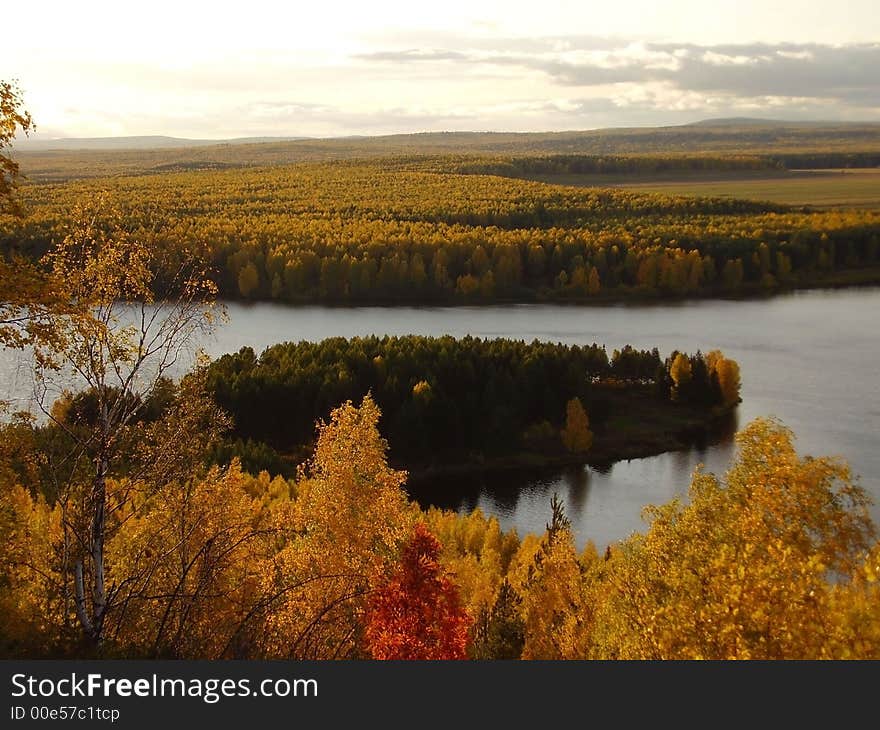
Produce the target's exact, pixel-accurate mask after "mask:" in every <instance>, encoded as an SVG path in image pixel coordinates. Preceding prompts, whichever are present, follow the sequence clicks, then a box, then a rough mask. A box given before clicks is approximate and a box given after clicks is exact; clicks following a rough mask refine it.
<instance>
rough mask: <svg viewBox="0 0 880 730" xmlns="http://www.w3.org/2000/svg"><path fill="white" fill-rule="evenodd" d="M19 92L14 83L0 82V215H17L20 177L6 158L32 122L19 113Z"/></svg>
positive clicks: (13, 164) (12, 162) (28, 129)
mask: <svg viewBox="0 0 880 730" xmlns="http://www.w3.org/2000/svg"><path fill="white" fill-rule="evenodd" d="M23 104H24V99H23V98H22V93H21V89H19V88H18V85H17V84H15V83H14V82H9V81H0V215H3V214H13V215H21V212H22V211H21V208H20V207H19V204H18V202H17V201H16V199H15V197H14V195H15V188H16V184H17V181H18V177H19V174H20V169H19V165H18V163H17V162H15V161H14V160H13V159H12V158H11V157H10V156H9V154H8V149H9V147H10V146H11V145H12V141H13V139H14V138H15V136H16V134H17V133H18V132H23V133H24V134H28V133H29V132H32V131H33V130H34V129H35V127H34V122H33V120H32V119H31V115H30V114H29V113H28V112H27V111H26V110H24V109H23Z"/></svg>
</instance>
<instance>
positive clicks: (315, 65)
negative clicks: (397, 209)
mask: <svg viewBox="0 0 880 730" xmlns="http://www.w3.org/2000/svg"><path fill="white" fill-rule="evenodd" d="M876 2H877V0H843V1H842V2H839V3H829V2H827V0H823V1H822V2H818V1H816V0H738V1H730V0H699V1H697V0H616V1H615V0H604V1H603V2H592V1H591V0H579V1H576V2H569V1H567V0H541V2H535V1H534V0H530V1H529V2H518V1H517V0H507V1H506V2H501V1H496V0H471V1H461V0H442V2H419V1H418V0H407V1H406V2H403V1H397V0H390V1H382V0H376V1H374V2H363V1H362V2H357V3H354V2H339V0H325V1H324V2H309V3H307V4H303V3H300V2H297V1H296V0H287V2H267V1H265V0H248V1H247V2H241V0H239V1H238V2H234V3H233V2H226V1H225V0H213V1H212V2H190V1H184V0H175V1H174V2H169V1H168V0H151V1H150V2H140V1H138V0H125V1H121V0H112V1H104V0H77V1H76V2H71V0H64V1H63V2H46V1H45V0H44V1H42V2H41V1H40V0H34V1H33V2H29V3H24V2H22V1H21V0H13V4H12V5H11V7H10V6H8V5H7V6H6V7H4V10H3V13H2V16H3V25H4V27H5V28H6V29H7V30H6V31H5V32H4V39H3V42H2V44H0V79H4V80H10V79H17V80H18V82H19V85H20V87H21V88H22V91H23V92H24V97H25V104H26V107H27V108H28V110H29V111H30V112H31V114H32V116H33V118H34V121H35V122H36V124H37V136H38V137H39V138H56V137H100V136H124V135H151V134H161V135H169V136H177V137H188V138H199V139H228V138H235V137H250V136H316V137H329V136H345V135H355V134H370V135H374V134H393V133H399V132H425V131H458V130H471V131H487V130H491V131H560V130H571V129H594V128H599V127H611V126H646V125H665V124H683V123H688V122H693V121H697V120H700V119H706V118H714V117H731V116H752V117H763V118H775V119H821V120H841V121H880V12H877V8H876Z"/></svg>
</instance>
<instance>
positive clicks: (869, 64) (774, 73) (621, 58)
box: [357, 36, 880, 108]
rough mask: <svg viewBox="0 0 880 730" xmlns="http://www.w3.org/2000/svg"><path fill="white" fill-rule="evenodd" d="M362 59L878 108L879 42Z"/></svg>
mask: <svg viewBox="0 0 880 730" xmlns="http://www.w3.org/2000/svg"><path fill="white" fill-rule="evenodd" d="M462 45H463V44H459V47H457V48H454V49H445V48H440V49H438V48H431V49H429V50H420V49H407V50H404V51H379V52H374V53H369V54H360V55H359V56H357V59H358V60H359V61H361V62H368V63H374V64H430V63H434V62H437V61H443V62H447V63H448V62H452V63H457V64H463V65H467V66H470V67H480V66H493V67H508V68H516V69H520V70H522V71H526V72H537V73H540V74H543V75H545V76H547V77H550V79H551V80H552V81H553V82H555V83H556V84H558V85H562V86H572V87H583V88H588V87H600V86H607V85H615V84H641V85H645V84H666V85H669V86H671V87H673V88H675V89H678V90H679V91H680V92H682V93H688V92H694V93H697V94H710V95H712V94H714V95H721V96H723V97H731V98H734V99H740V100H742V101H744V102H745V101H746V100H750V99H752V100H755V99H761V98H765V97H767V98H769V97H772V98H774V99H786V98H789V99H791V100H792V101H793V102H794V101H795V100H797V101H799V102H800V101H802V100H803V99H813V100H815V101H816V102H817V103H818V102H820V101H834V102H836V103H839V104H842V105H844V106H849V107H867V108H878V107H880V73H878V72H877V69H878V68H880V43H862V44H849V45H822V44H792V43H780V44H768V43H751V44H724V45H699V44H673V43H645V42H639V41H627V40H625V39H617V40H613V39H595V38H591V37H577V36H573V37H556V38H546V39H529V40H520V39H509V40H508V41H507V42H506V44H499V41H498V39H496V40H495V41H494V42H493V43H492V47H486V46H485V45H480V44H478V43H473V44H471V46H470V47H462Z"/></svg>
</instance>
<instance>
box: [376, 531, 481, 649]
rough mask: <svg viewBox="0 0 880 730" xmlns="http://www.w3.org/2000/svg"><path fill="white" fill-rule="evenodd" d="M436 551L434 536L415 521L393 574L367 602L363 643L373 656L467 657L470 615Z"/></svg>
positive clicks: (438, 549) (436, 545)
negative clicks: (461, 603)
mask: <svg viewBox="0 0 880 730" xmlns="http://www.w3.org/2000/svg"><path fill="white" fill-rule="evenodd" d="M439 555H440V543H439V542H438V541H437V538H436V537H434V536H433V535H432V534H431V533H430V531H429V530H428V528H427V527H425V525H424V524H422V523H419V524H418V525H416V528H415V531H414V532H413V535H412V537H411V538H410V539H409V541H408V542H407V544H406V545H405V547H404V549H403V556H402V557H401V561H400V565H399V566H398V567H397V570H396V571H395V572H394V575H392V577H391V579H390V580H389V581H388V582H387V583H386V584H385V585H383V586H382V587H381V588H379V589H378V591H376V593H375V595H374V596H373V598H372V599H371V601H370V605H369V609H368V612H367V642H368V644H369V648H370V653H371V654H372V655H373V658H374V659H465V658H466V656H467V652H466V650H467V641H468V629H469V628H470V625H471V617H470V616H469V615H468V613H467V611H465V609H464V608H463V607H462V606H461V605H460V603H459V598H458V588H457V587H456V585H455V584H454V583H453V582H452V581H451V580H450V579H449V578H448V577H447V576H445V575H444V574H443V569H442V567H441V566H440V563H439V561H438V557H439Z"/></svg>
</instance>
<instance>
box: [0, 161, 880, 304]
mask: <svg viewBox="0 0 880 730" xmlns="http://www.w3.org/2000/svg"><path fill="white" fill-rule="evenodd" d="M459 164H460V161H455V160H452V161H450V160H449V159H446V158H420V159H416V160H412V159H397V160H390V161H388V162H387V163H364V162H357V161H339V162H333V163H320V164H304V165H297V166H290V167H273V168H267V169H229V170H219V171H218V170H202V171H185V172H162V173H160V174H153V175H140V176H136V177H115V178H107V179H97V180H87V181H79V182H68V183H64V184H47V185H31V186H25V187H23V188H22V189H21V196H20V197H21V201H22V204H23V205H24V206H25V207H26V208H27V209H28V218H27V219H26V221H24V222H22V221H21V220H19V219H18V218H15V217H11V216H6V217H4V218H0V250H2V251H3V252H4V253H5V255H6V256H7V257H10V256H16V255H21V256H26V257H29V258H31V259H39V258H40V257H41V256H42V255H43V254H44V253H45V252H46V251H47V250H49V248H51V246H52V245H53V242H55V241H57V240H58V239H59V238H60V237H62V236H63V231H64V221H65V220H66V219H67V218H68V217H69V214H70V210H71V209H72V207H73V206H75V204H76V201H77V200H80V199H87V198H89V197H94V196H95V195H98V194H104V195H107V196H109V198H110V199H111V200H112V202H113V205H114V206H116V207H117V208H118V209H119V210H120V211H121V213H122V215H123V216H124V217H125V219H126V221H127V223H126V225H127V226H128V229H129V233H131V234H133V235H139V236H145V237H149V239H150V240H151V242H152V245H154V246H157V247H161V248H162V249H163V250H165V251H167V252H168V255H170V256H174V255H177V254H178V253H180V252H182V251H190V250H194V249H199V250H201V251H202V254H203V255H204V257H205V258H206V259H207V260H208V261H210V264H211V267H212V269H213V272H214V273H213V274H212V279H213V280H214V281H215V283H216V285H217V286H218V288H219V293H220V295H221V296H222V297H225V298H230V299H243V300H274V301H281V302H289V303H309V302H325V303H334V304H357V303H428V302H433V303H480V302H483V303H485V302H496V301H578V302H589V301H608V300H616V299H620V298H633V297H637V298H645V297H647V298H652V297H653V298H657V297H682V296H742V295H745V294H756V293H757V294H760V293H766V292H772V291H775V290H778V289H784V288H790V287H798V286H811V285H817V284H823V283H825V284H833V283H835V282H837V281H841V280H843V281H846V280H847V277H850V278H852V277H856V278H858V280H859V281H872V280H874V279H876V275H877V266H878V256H880V213H878V212H877V211H872V210H859V209H849V210H827V211H811V210H809V209H802V208H791V207H787V206H783V205H779V204H771V203H761V202H755V201H744V200H735V199H727V198H693V197H674V196H669V195H662V194H645V193H636V192H632V191H628V190H619V189H595V188H576V187H564V186H557V185H548V184H543V183H539V182H532V181H527V180H519V179H512V178H500V177H498V176H493V175H483V174H459V173H452V172H447V171H446V170H447V168H448V167H449V166H450V165H451V166H452V167H453V168H454V167H455V166H456V165H459Z"/></svg>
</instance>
